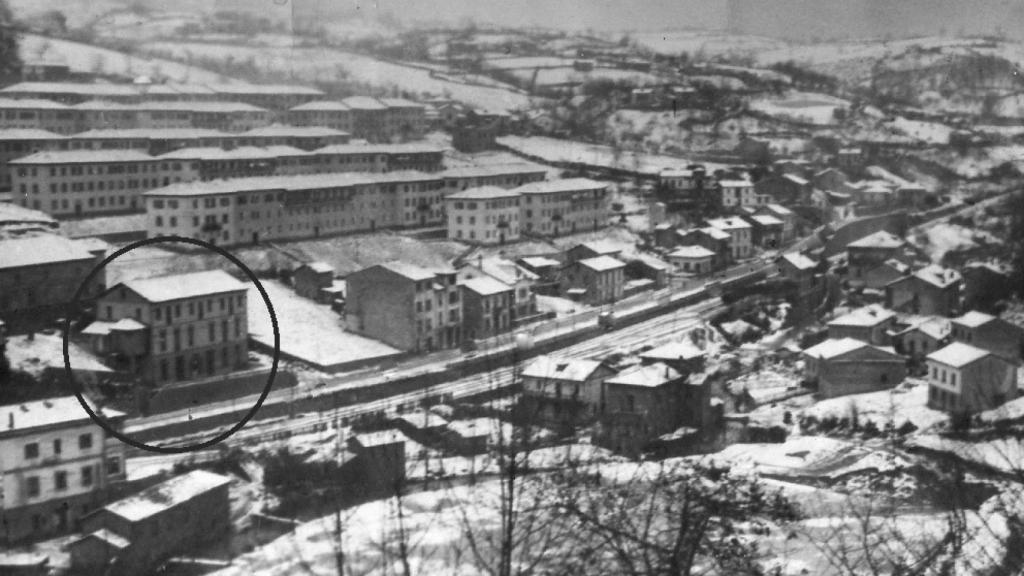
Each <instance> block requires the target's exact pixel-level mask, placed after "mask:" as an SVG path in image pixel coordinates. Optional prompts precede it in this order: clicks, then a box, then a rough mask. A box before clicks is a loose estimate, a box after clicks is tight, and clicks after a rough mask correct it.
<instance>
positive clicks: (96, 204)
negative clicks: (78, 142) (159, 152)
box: [9, 150, 198, 216]
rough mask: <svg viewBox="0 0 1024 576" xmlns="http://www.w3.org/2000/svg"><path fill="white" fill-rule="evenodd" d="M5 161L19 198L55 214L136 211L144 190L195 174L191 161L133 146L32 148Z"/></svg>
mask: <svg viewBox="0 0 1024 576" xmlns="http://www.w3.org/2000/svg"><path fill="white" fill-rule="evenodd" d="M9 166H10V168H11V170H12V172H13V175H12V177H11V184H12V191H13V192H14V193H15V195H16V198H17V199H18V200H17V201H18V203H20V204H21V205H22V206H25V207H28V208H33V209H35V210H42V211H44V212H46V213H48V214H52V215H60V216H70V215H74V216H78V215H83V214H101V213H111V212H131V211H139V210H141V209H142V208H143V205H142V201H141V199H140V194H142V193H143V192H145V191H146V190H152V189H153V188H157V187H160V186H167V185H170V184H172V183H175V182H182V181H185V182H188V181H192V180H196V179H197V178H198V172H197V171H196V168H195V167H194V166H192V163H188V162H181V161H178V160H167V161H161V160H160V159H158V158H153V157H152V156H149V155H148V154H144V153H142V152H139V151H136V150H68V151H58V152H37V153H35V154H32V155H30V156H27V157H25V158H19V159H17V160H12V161H11V162H10V163H9Z"/></svg>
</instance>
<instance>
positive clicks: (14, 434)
mask: <svg viewBox="0 0 1024 576" xmlns="http://www.w3.org/2000/svg"><path fill="white" fill-rule="evenodd" d="M93 409H94V410H96V408H95V407H93ZM102 417H103V418H104V419H105V420H106V422H107V423H109V424H110V426H111V427H113V428H114V429H115V430H118V429H120V428H121V426H122V424H123V421H124V414H121V413H120V412H116V411H113V410H104V411H102ZM0 424H2V426H0V487H2V493H0V496H2V498H0V514H2V515H3V527H4V537H5V538H7V539H9V541H18V540H23V539H29V538H31V539H42V538H45V537H47V536H49V535H52V534H55V533H61V532H68V531H71V530H72V529H73V527H74V525H75V523H76V522H77V520H78V519H79V518H81V517H82V516H83V515H85V514H86V513H88V512H89V511H91V510H93V509H95V508H96V507H97V506H98V505H99V504H101V503H102V501H103V497H104V495H105V493H106V491H107V489H108V488H109V487H110V485H111V484H112V483H115V482H118V481H121V480H124V477H125V476H124V474H125V473H124V444H123V443H121V441H120V440H117V439H116V438H108V437H107V434H106V432H105V431H104V430H103V428H100V426H99V425H97V424H96V423H95V422H93V421H92V419H90V418H89V415H88V414H86V412H85V410H84V409H83V408H82V406H81V405H80V404H79V402H78V398H76V397H75V396H66V397H61V398H52V399H48V400H38V401H35V402H26V403H23V404H9V405H6V406H0Z"/></svg>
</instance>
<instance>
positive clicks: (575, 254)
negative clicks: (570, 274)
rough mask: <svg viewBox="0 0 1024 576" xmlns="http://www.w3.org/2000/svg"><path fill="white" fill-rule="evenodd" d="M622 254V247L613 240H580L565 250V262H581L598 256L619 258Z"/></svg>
mask: <svg viewBox="0 0 1024 576" xmlns="http://www.w3.org/2000/svg"><path fill="white" fill-rule="evenodd" d="M621 254H622V248H621V247H619V246H616V245H615V244H613V243H611V242H606V241H600V240H598V241H594V242H580V243H579V244H576V245H575V246H573V247H572V248H569V249H568V250H566V251H565V263H566V264H572V263H573V262H579V261H580V260H586V259H587V258H597V257H598V256H611V257H612V258H619V256H620V255H621Z"/></svg>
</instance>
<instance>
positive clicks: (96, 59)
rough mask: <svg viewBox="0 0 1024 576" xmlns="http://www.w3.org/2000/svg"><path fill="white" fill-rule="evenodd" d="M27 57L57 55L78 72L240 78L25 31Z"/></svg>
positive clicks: (206, 79)
mask: <svg viewBox="0 0 1024 576" xmlns="http://www.w3.org/2000/svg"><path fill="white" fill-rule="evenodd" d="M19 50H20V53H21V55H22V57H23V58H31V59H44V58H45V59H56V60H60V61H63V62H66V63H67V64H68V66H70V67H71V69H72V70H74V71H78V72H96V71H97V70H98V71H100V72H101V73H102V74H105V75H119V76H143V75H145V76H150V77H151V78H168V79H170V80H172V81H175V82H198V83H209V84H223V83H225V82H236V80H233V79H231V78H228V77H226V76H222V75H221V74H217V73H215V72H211V71H209V70H204V69H202V68H197V67H195V66H188V65H186V64H180V63H178V62H174V61H172V60H164V59H161V58H142V57H139V56H136V55H129V54H125V53H123V52H117V51H114V50H107V49H106V48H99V47H97V46H91V45H89V44H82V43H79V42H71V41H68V40H58V39H56V38H46V37H44V36H38V35H35V34H25V35H24V36H23V37H22V40H21V45H20V47H19Z"/></svg>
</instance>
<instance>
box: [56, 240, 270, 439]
mask: <svg viewBox="0 0 1024 576" xmlns="http://www.w3.org/2000/svg"><path fill="white" fill-rule="evenodd" d="M167 242H177V243H181V244H192V245H193V246H199V247H202V248H206V249H208V250H211V251H213V252H216V253H217V254H220V255H221V256H223V257H225V258H227V259H228V260H230V261H231V263H232V264H234V265H235V266H238V267H239V268H240V269H241V270H242V271H243V272H245V274H246V276H248V277H249V279H250V280H251V281H252V283H253V284H255V285H256V289H257V290H259V292H260V296H262V297H263V302H264V303H265V304H266V305H267V311H268V312H269V313H270V323H271V325H272V326H273V328H274V362H273V365H272V366H271V368H270V375H269V376H268V377H267V384H266V385H265V386H264V387H263V392H262V393H261V394H260V397H259V398H258V399H257V400H256V404H254V405H253V407H252V408H251V409H249V412H247V413H246V414H245V416H243V417H242V419H241V420H239V421H238V423H237V424H235V425H234V426H232V427H231V428H230V429H228V430H226V431H224V432H222V433H221V434H219V435H217V436H214V437H213V438H210V439H209V440H206V441H204V442H199V443H197V444H188V445H185V446H153V445H150V444H146V443H145V442H140V441H138V440H135V439H134V438H131V437H130V436H127V435H125V434H122V433H121V432H118V431H117V430H115V429H114V427H113V426H111V425H110V424H108V423H107V422H106V420H104V419H103V418H102V417H100V416H99V415H97V414H96V413H95V412H94V411H93V410H92V408H90V407H89V404H88V402H86V401H85V398H84V397H83V396H82V392H81V390H80V389H79V388H80V387H79V386H77V385H76V383H75V376H74V373H73V371H72V369H71V358H70V357H69V355H68V343H69V336H70V334H71V314H68V315H67V318H66V319H65V320H64V372H65V374H67V379H68V384H69V385H71V386H72V389H73V390H74V392H75V396H76V397H77V398H78V402H79V404H81V405H82V408H83V409H85V412H86V414H88V415H89V417H90V418H92V420H93V422H95V423H96V424H98V425H99V427H100V428H103V429H104V430H106V432H107V433H108V434H110V435H111V436H113V437H114V438H117V439H118V440H120V441H121V442H124V443H125V444H127V445H129V446H132V447H135V448H138V449H140V450H146V451H149V452H157V453H160V454H183V453H186V452H194V451H196V450H202V449H204V448H209V447H211V446H213V445H215V444H217V443H219V442H223V441H224V440H226V439H227V438H228V437H229V436H231V435H232V434H234V433H235V432H238V431H239V430H241V428H242V427H243V426H245V425H246V423H248V422H249V420H250V419H252V417H253V416H255V415H256V412H258V411H259V409H260V407H262V406H263V402H264V401H265V400H266V399H267V395H268V394H270V389H271V388H272V387H273V385H274V378H275V377H276V376H277V363H278V360H279V359H280V356H281V334H280V332H279V331H278V328H277V315H276V314H275V313H274V305H273V304H272V303H271V302H270V296H268V295H267V291H266V290H265V289H264V288H263V284H262V283H260V281H259V279H258V278H256V274H255V273H253V271H252V270H250V269H249V267H248V266H246V265H245V264H243V263H242V261H241V260H239V259H238V257H236V256H235V255H234V254H232V253H230V252H228V251H227V250H224V249H223V248H220V247H218V246H215V245H213V244H210V243H209V242H205V241H203V240H198V239H196V238H186V237H184V236H175V235H166V236H154V237H152V238H146V239H145V240H139V241H137V242H132V243H131V244H129V245H127V246H125V247H123V248H121V249H120V250H117V251H116V252H114V253H113V254H111V255H109V256H107V257H106V258H104V260H103V262H100V263H99V265H97V266H96V267H95V268H93V269H92V271H91V272H89V275H88V276H86V277H85V280H84V281H83V282H82V284H81V285H79V287H78V290H76V291H75V296H74V298H73V299H72V301H71V303H72V305H73V309H79V310H81V308H82V304H81V297H82V291H83V290H84V289H85V287H86V286H88V285H89V283H90V282H91V281H92V279H93V277H94V276H96V274H98V273H99V272H100V270H102V269H103V268H104V267H106V265H107V264H110V263H111V262H112V261H113V260H114V259H116V258H117V257H119V256H122V255H124V254H126V253H128V252H131V251H132V250H135V249H136V248H141V247H143V246H150V245H152V244H162V243H167Z"/></svg>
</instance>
